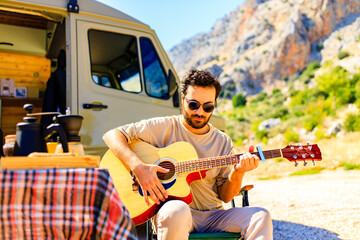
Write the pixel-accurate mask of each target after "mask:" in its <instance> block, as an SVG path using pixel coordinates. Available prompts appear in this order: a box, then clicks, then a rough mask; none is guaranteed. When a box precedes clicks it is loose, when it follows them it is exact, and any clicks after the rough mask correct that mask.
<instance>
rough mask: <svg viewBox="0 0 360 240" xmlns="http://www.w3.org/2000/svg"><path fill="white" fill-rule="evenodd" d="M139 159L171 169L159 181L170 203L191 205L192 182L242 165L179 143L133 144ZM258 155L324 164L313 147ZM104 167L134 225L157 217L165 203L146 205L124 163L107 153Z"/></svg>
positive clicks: (234, 158)
mask: <svg viewBox="0 0 360 240" xmlns="http://www.w3.org/2000/svg"><path fill="white" fill-rule="evenodd" d="M130 147H131V149H132V150H133V151H134V152H135V153H136V154H137V156H138V157H139V158H140V159H141V160H142V161H144V162H145V163H147V164H155V165H158V166H161V167H163V168H166V169H169V170H170V171H169V172H168V173H159V172H158V173H157V174H158V178H159V179H160V182H161V183H162V184H163V186H164V188H165V189H166V191H167V193H168V196H169V197H168V199H166V201H169V200H174V199H178V200H182V201H184V202H186V203H187V204H189V203H190V202H191V201H192V195H191V192H190V187H189V186H190V183H191V182H193V181H195V180H197V179H200V178H201V177H200V175H201V176H202V177H205V174H206V171H207V170H209V169H213V168H220V167H226V166H230V165H235V164H237V163H239V161H240V156H241V154H234V155H228V156H219V157H212V158H203V159H198V156H197V153H196V150H195V148H194V147H193V146H192V145H191V144H190V143H187V142H176V143H173V144H171V145H169V146H167V147H165V148H157V147H154V146H152V145H150V144H148V143H145V142H142V141H136V142H134V143H133V144H131V145H130ZM252 154H255V155H257V156H258V157H259V158H261V159H262V160H263V161H264V160H265V159H271V158H280V157H283V158H286V159H288V160H289V161H292V162H296V164H297V162H298V161H303V162H304V164H305V163H306V162H305V161H307V160H310V161H313V163H314V161H321V159H322V158H321V152H320V149H319V147H318V146H317V145H316V144H314V145H304V146H301V145H299V146H287V147H285V148H283V149H275V150H267V151H261V149H259V148H258V152H253V153H252ZM100 167H101V168H106V169H108V170H109V172H110V175H111V178H112V179H113V181H114V185H115V188H116V190H117V192H118V193H119V196H120V199H121V200H122V202H123V203H124V205H125V206H126V208H127V209H128V211H129V213H130V215H131V217H132V219H133V221H134V224H135V225H139V224H142V223H144V222H146V221H147V220H148V219H150V218H151V217H152V216H154V215H155V214H156V212H157V211H158V210H159V209H160V207H161V205H162V204H163V203H164V202H162V204H160V205H157V204H156V203H154V202H153V201H151V200H150V199H149V201H150V205H149V206H148V205H147V204H146V203H145V200H144V197H143V193H142V190H141V187H140V186H138V184H137V181H136V179H135V177H134V175H133V174H132V172H130V170H129V169H127V168H126V167H125V166H124V165H123V164H122V162H121V161H120V160H119V159H118V158H117V157H116V156H115V155H114V154H113V153H112V151H111V150H108V151H107V152H106V153H105V155H104V157H103V158H102V160H101V162H100Z"/></svg>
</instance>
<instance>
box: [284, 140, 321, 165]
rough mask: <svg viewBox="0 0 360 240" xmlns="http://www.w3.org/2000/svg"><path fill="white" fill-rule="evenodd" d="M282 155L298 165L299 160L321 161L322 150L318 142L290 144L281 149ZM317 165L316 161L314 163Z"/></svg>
mask: <svg viewBox="0 0 360 240" xmlns="http://www.w3.org/2000/svg"><path fill="white" fill-rule="evenodd" d="M281 152H282V156H283V157H284V158H286V159H287V160H289V161H291V162H295V166H297V161H304V165H306V162H305V161H312V162H313V163H314V161H321V160H322V157H321V151H320V148H319V147H318V145H317V144H312V145H310V144H307V145H288V146H286V147H285V148H283V149H281ZM314 165H315V163H314Z"/></svg>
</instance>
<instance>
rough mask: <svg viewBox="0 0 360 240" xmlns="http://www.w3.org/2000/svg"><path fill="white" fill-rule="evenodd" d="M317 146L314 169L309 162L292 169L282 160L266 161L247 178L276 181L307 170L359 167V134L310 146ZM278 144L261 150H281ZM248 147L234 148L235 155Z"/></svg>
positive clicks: (325, 140) (355, 133) (290, 165)
mask: <svg viewBox="0 0 360 240" xmlns="http://www.w3.org/2000/svg"><path fill="white" fill-rule="evenodd" d="M315 143H316V144H318V146H319V148H320V150H321V153H322V161H320V162H316V166H315V167H314V166H313V165H312V163H311V162H309V163H308V165H307V166H303V165H302V164H301V163H299V165H298V166H297V167H294V163H291V162H289V161H288V160H286V159H284V160H283V161H279V160H277V159H275V160H267V161H266V162H265V163H264V164H262V163H260V165H259V167H258V169H256V170H254V171H252V172H249V173H247V177H250V178H256V179H261V180H267V179H276V178H280V177H287V176H290V175H291V174H294V173H297V172H300V171H302V172H305V174H306V172H309V173H313V172H314V171H309V169H315V170H317V171H321V170H323V169H328V170H334V169H336V168H339V167H341V166H342V163H350V164H356V165H360V132H353V133H347V134H345V135H344V136H342V137H337V138H331V139H322V140H320V141H318V142H314V143H311V144H315ZM281 144H282V143H279V145H278V146H263V145H261V148H262V149H263V150H268V149H274V148H275V149H276V148H283V147H285V146H282V145H281ZM248 148H249V146H243V147H236V149H235V151H236V152H237V153H241V152H245V151H248Z"/></svg>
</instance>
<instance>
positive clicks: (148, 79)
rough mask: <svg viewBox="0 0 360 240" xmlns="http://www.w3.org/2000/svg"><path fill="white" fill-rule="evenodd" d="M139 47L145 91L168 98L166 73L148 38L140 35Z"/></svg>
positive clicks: (151, 94)
mask: <svg viewBox="0 0 360 240" xmlns="http://www.w3.org/2000/svg"><path fill="white" fill-rule="evenodd" d="M140 49H141V59H142V65H143V68H144V79H145V91H146V93H147V94H148V95H149V96H152V97H156V98H162V99H169V97H170V96H169V87H168V83H167V80H166V79H167V78H166V74H165V71H164V68H163V66H162V65H161V62H160V59H159V56H158V54H157V52H156V50H155V48H154V45H153V44H152V42H151V41H150V39H148V38H145V37H141V38H140Z"/></svg>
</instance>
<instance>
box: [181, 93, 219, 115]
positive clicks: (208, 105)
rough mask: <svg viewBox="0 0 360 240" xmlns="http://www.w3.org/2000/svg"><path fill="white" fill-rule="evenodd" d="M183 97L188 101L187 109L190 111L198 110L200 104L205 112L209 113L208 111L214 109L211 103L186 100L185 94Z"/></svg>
mask: <svg viewBox="0 0 360 240" xmlns="http://www.w3.org/2000/svg"><path fill="white" fill-rule="evenodd" d="M184 98H185V101H186V102H187V103H188V106H189V109H190V110H192V111H195V110H198V109H199V108H200V106H201V105H202V107H203V109H204V111H205V112H207V113H210V112H212V111H214V109H215V104H212V103H204V104H201V103H199V102H198V101H196V100H191V101H188V100H187V99H186V97H185V96H184Z"/></svg>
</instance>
